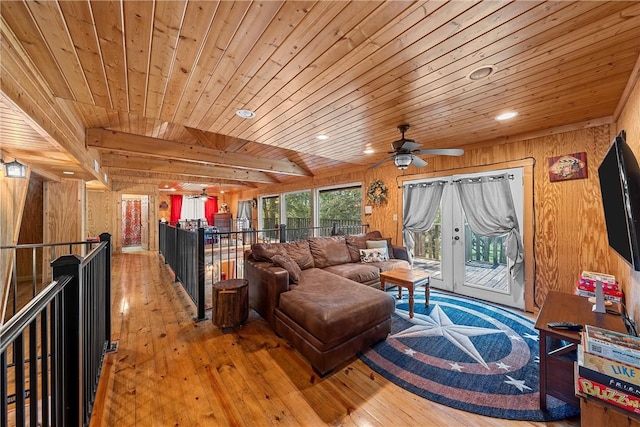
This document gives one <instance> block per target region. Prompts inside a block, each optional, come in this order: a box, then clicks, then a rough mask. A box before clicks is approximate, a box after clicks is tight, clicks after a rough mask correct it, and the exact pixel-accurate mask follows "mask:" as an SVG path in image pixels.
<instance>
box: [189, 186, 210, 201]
mask: <svg viewBox="0 0 640 427" xmlns="http://www.w3.org/2000/svg"><path fill="white" fill-rule="evenodd" d="M209 197H210V196H209V195H208V194H207V190H206V188H203V189H202V193H200V194H194V195H192V196H189V198H191V199H200V200H207V199H208V198H209Z"/></svg>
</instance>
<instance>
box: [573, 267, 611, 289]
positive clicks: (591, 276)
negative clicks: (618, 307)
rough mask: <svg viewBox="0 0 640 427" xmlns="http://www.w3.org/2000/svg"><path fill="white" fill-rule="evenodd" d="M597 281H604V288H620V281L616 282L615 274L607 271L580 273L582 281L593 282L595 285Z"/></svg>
mask: <svg viewBox="0 0 640 427" xmlns="http://www.w3.org/2000/svg"><path fill="white" fill-rule="evenodd" d="M597 281H600V282H602V285H603V288H607V287H610V288H612V289H616V290H617V289H618V282H616V278H615V276H613V275H611V274H606V273H596V272H593V271H583V272H582V273H581V274H580V283H592V284H594V285H595V283H596V282H597Z"/></svg>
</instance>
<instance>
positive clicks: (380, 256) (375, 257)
mask: <svg viewBox="0 0 640 427" xmlns="http://www.w3.org/2000/svg"><path fill="white" fill-rule="evenodd" d="M388 260H389V255H387V248H374V249H360V261H362V262H381V261H388Z"/></svg>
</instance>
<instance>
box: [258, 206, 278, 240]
mask: <svg viewBox="0 0 640 427" xmlns="http://www.w3.org/2000/svg"><path fill="white" fill-rule="evenodd" d="M259 215H260V228H261V229H263V230H274V229H276V228H278V226H279V225H280V196H265V197H262V198H261V199H260V213H259ZM265 237H269V238H272V239H273V238H276V237H277V231H269V232H268V233H267V236H265Z"/></svg>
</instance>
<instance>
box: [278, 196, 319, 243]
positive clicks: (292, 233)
mask: <svg viewBox="0 0 640 427" xmlns="http://www.w3.org/2000/svg"><path fill="white" fill-rule="evenodd" d="M284 213H285V221H286V222H285V224H286V225H287V240H290V241H292V240H303V239H306V238H307V237H311V236H312V233H311V232H310V231H311V226H312V224H311V191H300V192H296V193H287V194H285V195H284Z"/></svg>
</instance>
